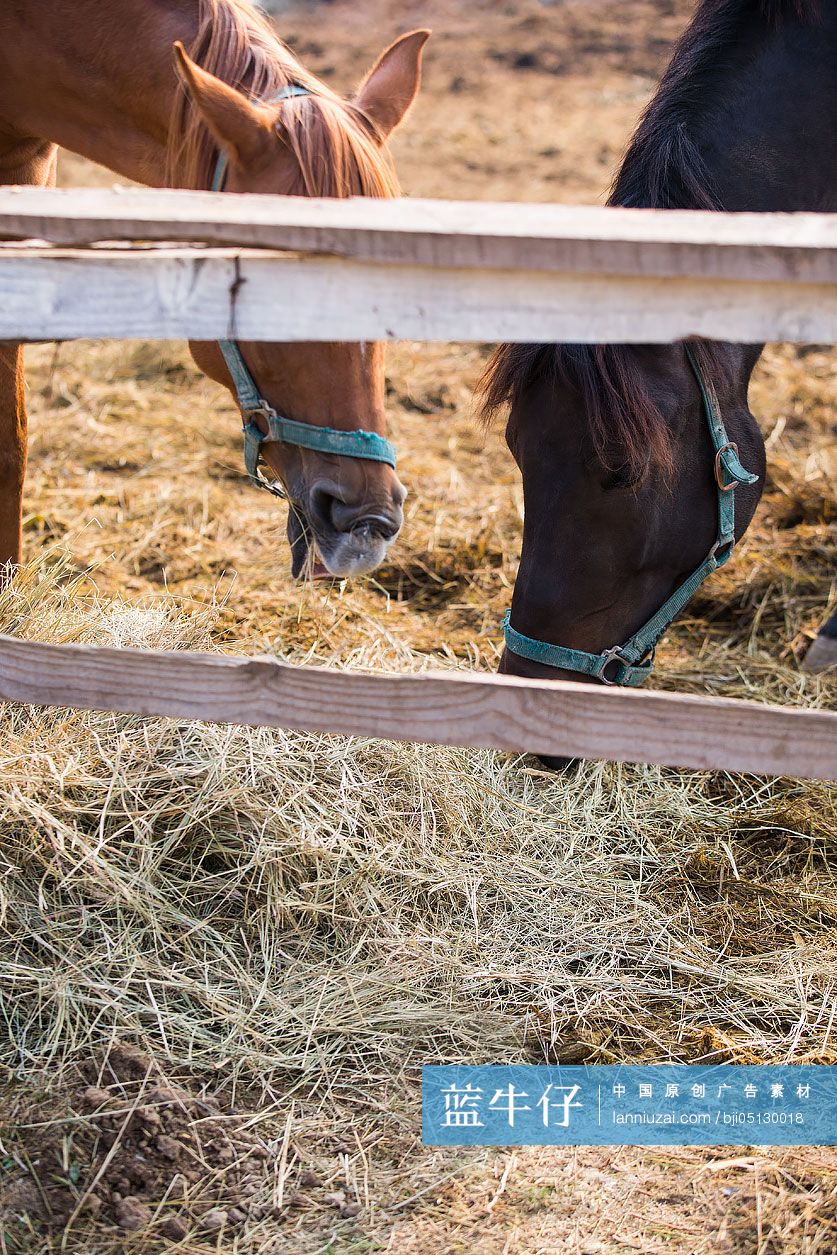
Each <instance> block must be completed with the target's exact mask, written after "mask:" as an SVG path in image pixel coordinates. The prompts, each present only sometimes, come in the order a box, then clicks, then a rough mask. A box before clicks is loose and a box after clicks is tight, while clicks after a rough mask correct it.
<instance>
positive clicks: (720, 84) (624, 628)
mask: <svg viewBox="0 0 837 1255" xmlns="http://www.w3.org/2000/svg"><path fill="white" fill-rule="evenodd" d="M835 66H837V4H834V3H832V0H701V3H700V4H699V5H698V8H697V11H696V13H695V16H694V18H693V20H692V22H691V24H690V26H689V27H688V29H687V30H686V32H685V34H684V35H683V37H682V39H681V40H680V42H679V44H678V46H677V48H676V49H675V52H674V56H673V59H672V61H671V63H670V65H669V67H668V69H667V71H666V73H665V75H664V77H663V79H662V82H661V84H660V87H659V90H658V91H657V93H656V95H655V97H654V98H653V100H652V101H651V104H650V105H649V106H648V109H647V110H646V112H645V115H644V117H643V119H642V120H641V122H640V124H639V127H638V129H637V131H636V133H635V135H634V137H633V140H632V142H631V144H630V146H629V148H628V151H627V154H626V157H625V159H624V162H623V164H622V167H621V169H620V171H619V173H618V175H617V177H616V181H615V184H614V188H613V191H612V194H611V197H610V204H613V205H624V206H629V207H636V208H666V209H667V208H692V209H714V210H721V209H725V210H756V211H769V210H773V211H786V212H793V211H797V210H812V211H832V212H833V211H834V210H835V209H837V160H835V157H837V73H835ZM761 350H762V346H761V345H752V346H744V345H736V344H726V343H718V342H712V343H707V342H702V343H700V344H695V345H692V346H690V347H688V348H687V346H685V345H684V344H682V343H681V344H674V345H648V346H631V345H596V346H584V345H552V346H544V345H529V346H526V345H523V346H521V345H505V346H503V347H502V348H500V349H499V350H498V351H497V353H496V355H495V357H494V358H493V360H492V361H491V362H490V363H489V368H488V372H487V374H486V377H485V380H484V385H483V386H484V399H485V406H486V412H487V414H488V415H489V416H490V415H491V414H492V413H494V412H495V411H496V410H498V409H499V408H500V407H501V406H503V405H505V404H506V403H509V404H510V407H511V409H510V416H509V422H508V427H507V432H506V437H507V441H508V445H509V448H510V449H511V452H512V454H513V456H514V457H515V459H516V461H517V463H518V465H519V467H520V469H521V471H522V474H523V489H524V502H525V523H524V530H523V552H522V558H521V563H520V571H519V574H518V578H517V582H516V585H515V589H514V596H513V600H512V606H511V614H510V618H509V619H508V620H507V623H506V628H505V631H506V649H505V652H504V654H503V658H502V661H501V670H503V671H504V672H507V673H511V674H514V675H520V676H529V677H539V678H544V679H550V678H559V677H560V678H563V679H570V680H581V679H585V678H586V679H587V680H588V681H604V682H610V683H623V684H635V683H638V682H641V680H642V679H643V678H644V675H645V674H646V673H647V671H648V670H649V669H650V666H651V663H652V662H653V651H654V646H655V644H656V640H657V639H658V638H659V636H660V635H661V634H662V632H663V631H664V629H665V627H666V626H667V624H668V623H669V622H670V621H671V619H672V618H673V617H674V616H675V615H676V613H677V612H678V611H679V610H680V609H681V608H682V606H683V605H684V604H685V601H686V600H687V598H688V596H689V595H690V594H691V593H692V592H693V591H694V589H695V587H696V586H697V584H698V583H699V582H700V581H701V580H702V579H703V578H704V577H705V576H706V575H707V574H709V573H710V572H711V570H714V569H715V567H717V566H720V565H721V564H722V562H723V561H725V560H726V559H727V558H728V557H729V556H730V554H731V551H732V545H733V543H734V540H735V539H738V538H740V537H741V535H742V534H743V533H744V531H745V529H746V528H747V526H748V524H749V523H750V520H751V519H752V517H753V513H754V511H755V509H756V505H757V504H758V501H759V497H760V494H761V490H762V487H763V484H764V473H765V448H764V441H763V439H762V437H761V434H760V432H759V428H758V425H757V423H756V420H755V418H754V417H753V415H752V414H751V413H750V409H749V406H748V402H747V391H748V384H749V380H750V375H751V373H752V370H753V367H754V366H755V364H756V362H757V360H758V358H759V355H760V353H761ZM716 418H717V419H720V421H719V422H716ZM732 442H735V444H734V445H733V444H732ZM736 446H737V447H736ZM733 500H734V501H735V506H736V509H735V510H733V509H732V501H733ZM722 537H724V538H725V539H724V540H723V542H722ZM829 631H832V629H831V628H826V629H824V630H823V636H822V638H821V641H820V643H819V645H818V650H817V653H818V654H819V655H820V656H822V655H823V654H825V653H827V648H826V646H827V642H828V640H829V639H830V638H829V636H828V633H829ZM832 635H833V631H832ZM832 658H833V655H832Z"/></svg>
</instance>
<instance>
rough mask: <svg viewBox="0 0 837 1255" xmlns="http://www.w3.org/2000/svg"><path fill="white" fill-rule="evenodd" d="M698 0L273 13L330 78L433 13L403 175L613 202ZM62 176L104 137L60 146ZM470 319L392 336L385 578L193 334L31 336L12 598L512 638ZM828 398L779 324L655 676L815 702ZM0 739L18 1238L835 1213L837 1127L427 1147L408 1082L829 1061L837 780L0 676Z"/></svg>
mask: <svg viewBox="0 0 837 1255" xmlns="http://www.w3.org/2000/svg"><path fill="white" fill-rule="evenodd" d="M691 7H692V6H691V4H690V3H689V2H688V0H623V2H621V3H616V2H614V0H566V3H553V4H545V3H539V2H538V0H509V2H508V3H500V4H498V3H490V4H489V3H480V2H471V3H468V4H465V3H462V2H461V0H427V2H422V3H419V2H415V3H409V2H400V3H397V4H396V3H395V2H394V0H364V2H363V3H359V2H358V0H354V2H349V0H332V2H330V3H305V4H303V3H298V2H296V0H291V2H289V3H284V4H282V5H281V6H280V8H281V14H280V20H279V25H280V30H281V32H282V34H283V35H284V37H285V38H286V39H287V40H288V41H289V43H290V44H291V45H292V47H294V49H295V50H296V51H297V52H298V53H299V54H300V56H301V57H302V58H303V59H304V60H305V61H306V63H307V64H309V65H310V66H311V67H312V68H313V69H315V70H316V71H318V72H319V73H321V74H322V75H323V77H324V78H326V79H327V80H328V81H329V82H330V83H332V84H333V85H335V86H337V87H339V88H341V89H346V90H348V89H350V88H351V87H352V85H353V84H354V83H355V82H356V81H357V80H358V79H359V77H360V76H361V75H362V74H363V72H364V71H365V69H366V68H368V65H369V64H370V63H371V61H372V60H373V59H374V58H375V56H377V54H378V52H379V51H380V50H381V48H382V47H383V46H384V45H385V44H386V43H388V42H389V41H390V40H391V39H392V38H394V37H395V35H397V34H398V33H400V32H401V31H404V30H407V29H410V28H412V27H413V26H417V25H429V26H431V27H433V29H434V36H433V40H432V42H431V43H430V45H429V46H428V49H427V55H426V76H425V83H424V89H423V92H422V96H421V98H420V101H419V103H418V105H417V106H416V109H415V111H414V112H413V114H412V115H411V117H410V119H409V121H408V123H407V125H406V126H405V128H404V129H403V131H402V132H401V133H399V135H398V137H397V140H396V143H395V152H396V157H397V161H398V166H399V171H400V173H401V176H402V180H403V184H404V188H405V191H406V192H407V193H408V194H410V195H421V196H455V197H463V198H474V199H525V200H542V201H552V200H561V201H575V202H601V201H602V200H603V199H604V197H605V195H606V190H607V187H608V183H609V180H610V178H611V176H612V173H613V171H614V168H615V166H616V163H617V161H618V158H619V155H620V152H621V150H622V148H623V146H624V144H625V142H626V140H627V138H628V136H629V133H630V130H631V127H632V125H633V123H634V121H635V120H636V117H637V116H638V113H639V111H640V110H641V108H642V106H643V105H644V104H645V102H646V101H647V99H648V98H649V95H650V94H651V92H652V91H653V88H654V84H655V82H656V80H657V78H658V76H659V73H660V72H661V69H662V68H663V66H664V64H665V61H666V58H667V55H668V52H669V50H670V47H671V43H672V41H673V39H674V38H675V37H676V35H677V34H678V33H679V31H680V30H681V29H682V28H683V26H684V24H685V22H686V20H687V18H688V15H689V13H690V11H691ZM60 181H61V182H62V183H63V184H65V185H72V184H85V183H87V184H89V183H99V184H108V183H110V182H112V181H113V176H111V175H110V174H109V173H107V172H105V171H101V170H98V169H96V168H94V167H92V166H90V165H88V164H86V163H84V162H82V161H80V160H78V159H77V158H74V157H72V156H70V155H66V154H62V160H61V171H60ZM487 352H488V346H471V345H465V346H460V345H422V344H400V345H397V346H394V347H393V348H392V349H391V350H390V353H389V368H388V404H389V413H390V420H391V427H392V431H393V433H394V437H395V439H396V442H397V444H398V448H399V454H400V466H399V469H400V473H401V476H402V478H403V479H404V482H405V483H406V484H407V486H408V488H409V490H410V497H409V499H408V505H407V518H406V522H405V527H404V531H403V534H402V536H401V537H400V538H399V541H398V542H397V545H396V546H395V548H394V550H393V554H392V557H391V560H390V561H389V563H388V564H387V566H386V567H385V568H383V569H382V570H380V571H378V572H376V573H375V574H374V575H373V576H372V577H369V578H368V579H365V580H361V581H358V582H355V583H351V584H344V583H342V582H335V583H333V584H321V583H317V584H313V585H311V584H305V585H300V584H296V583H294V582H293V581H292V580H291V578H290V572H289V557H288V551H287V544H286V540H285V519H284V511H283V510H282V508H280V507H277V506H276V505H275V504H274V503H273V502H271V501H270V500H265V499H264V498H263V497H262V496H261V495H260V494H257V493H255V492H253V491H252V490H251V489H250V488H249V487H248V486H247V484H246V482H245V479H244V475H243V470H242V465H241V456H240V449H239V434H238V428H239V423H238V418H237V415H236V413H235V411H234V407H233V405H232V402H231V400H230V398H229V397H227V396H226V395H224V394H222V392H221V391H220V389H219V388H218V387H217V386H216V385H214V384H212V383H210V382H208V381H206V380H204V379H203V378H202V377H201V376H200V375H199V374H198V373H197V371H196V370H195V369H194V367H193V365H192V363H191V359H190V358H189V355H188V352H187V350H186V348H185V346H183V345H168V344H166V345H162V344H155V343H147V344H127V345H126V344H108V343H102V344H94V345H91V344H73V345H70V344H66V345H61V346H57V347H53V346H42V347H38V348H35V349H33V350H31V351H30V352H29V355H28V379H29V386H30V408H31V413H32V441H31V462H30V472H29V479H28V482H27V496H26V516H25V529H26V530H25V536H26V555H27V558H28V559H29V560H30V561H31V562H32V563H33V564H34V566H33V568H32V572H31V573H30V576H28V577H27V578H28V579H29V581H30V582H29V583H25V584H24V587H23V589H22V590H20V591H19V592H18V593H17V594H16V595H15V598H13V599H12V600H10V601H7V602H6V603H4V605H3V607H2V609H0V617H2V626H3V627H4V630H16V631H21V632H23V633H26V634H29V635H33V636H42V637H44V638H49V639H60V638H62V636H64V637H67V638H69V637H72V636H73V635H80V636H81V638H82V639H95V640H115V641H118V642H123V643H131V642H135V643H137V644H140V645H154V644H161V645H164V646H165V645H172V646H179V645H184V644H185V645H192V646H194V645H196V644H197V645H200V646H201V647H206V648H220V649H224V650H228V651H230V650H241V649H253V648H266V649H270V650H275V651H277V652H280V653H282V654H284V655H289V656H291V657H294V658H299V659H301V658H305V657H316V658H319V659H323V660H325V659H327V660H329V661H337V662H342V663H345V664H349V665H371V664H376V663H380V664H383V665H389V666H394V667H409V668H414V667H420V666H422V665H425V663H426V662H427V661H428V660H430V661H432V662H433V663H434V664H438V663H439V662H442V663H444V664H445V665H448V664H449V665H466V666H469V667H484V668H490V667H492V666H493V665H494V663H495V661H496V657H497V650H498V644H499V622H500V619H501V617H502V613H503V611H504V609H505V607H506V605H507V604H508V601H509V597H510V590H511V587H512V584H513V581H514V577H515V570H516V561H517V557H518V553H519V545H520V521H521V508H522V499H521V491H520V484H519V478H518V475H517V472H516V470H515V468H514V465H513V463H512V461H511V458H510V456H509V455H508V453H507V451H506V449H505V446H504V444H503V442H502V432H501V431H500V430H498V431H492V432H489V433H488V434H485V433H483V432H482V431H481V430H480V428H479V427H478V426H477V425H476V423H475V422H474V419H473V414H472V403H471V393H472V388H473V385H474V383H475V381H476V379H477V377H478V376H479V373H480V371H481V369H482V366H483V364H484V361H485V359H486V356H487ZM834 402H835V386H834V372H833V357H832V355H831V352H830V351H829V350H826V349H825V348H823V347H819V346H780V347H776V346H770V347H768V349H767V351H766V353H765V355H764V358H763V359H762V362H761V364H760V366H759V367H758V370H757V373H756V377H755V379H754V383H753V389H752V405H753V409H754V411H755V412H756V413H757V415H758V416H759V419H760V421H761V422H762V424H763V429H764V431H765V434H766V435H767V438H768V446H769V453H770V461H771V471H770V479H769V483H768V486H767V491H766V494H765V498H764V501H763V503H762V506H761V507H760V510H759V513H758V516H757V520H756V523H755V524H754V526H753V528H752V529H751V531H750V533H749V535H748V537H747V539H746V541H745V543H744V544H743V545H742V546H741V548H740V551H739V552H738V554H737V556H736V559H735V561H734V562H733V563H732V564H730V566H729V567H727V568H725V570H724V571H723V572H722V573H720V574H719V575H717V576H715V577H713V580H712V581H711V582H710V584H709V585H708V586H705V588H704V590H702V592H701V593H700V595H699V597H698V598H696V599H695V601H694V602H693V603H692V606H691V607H690V609H689V611H688V613H687V616H686V617H685V619H684V620H683V621H682V622H681V623H680V624H679V625H678V626H677V627H676V628H675V629H674V630H673V631H672V632H671V633H670V634H669V636H668V638H667V640H666V642H665V643H664V645H663V647H662V649H661V650H660V655H659V660H658V671H657V672H656V674H655V679H654V683H655V684H657V685H660V686H666V687H677V688H678V689H680V690H686V689H690V690H692V691H695V692H720V693H725V694H730V695H736V696H754V697H757V698H759V699H770V700H776V701H787V702H790V703H793V704H810V705H816V704H825V703H829V704H831V703H833V700H834V688H833V685H830V684H828V683H826V682H819V681H815V680H813V679H811V678H806V677H804V676H803V675H801V673H800V672H799V670H798V661H799V659H800V657H801V656H802V654H803V653H804V650H805V648H806V646H807V643H808V641H809V640H810V638H811V635H812V634H813V632H814V631H815V630H816V627H817V626H818V624H819V623H820V622H821V621H822V619H823V618H824V617H825V613H826V608H827V605H828V603H829V599H832V602H833V597H834V587H833V583H834V533H833V525H834V516H835V507H834V502H835V492H834V473H835V467H834V461H833V458H834V447H835V440H834V436H835V431H834ZM59 554H60V555H63V558H62V562H61V565H60V567H59V568H58V570H57V572H56V571H54V572H53V574H52V576H50V577H48V578H45V577H44V571H45V570H46V569H47V568H48V567H50V565H51V564H54V563H55V562H56V559H57V556H58V555H59ZM39 581H41V582H40V583H39ZM123 603H130V605H128V606H126V605H124V604H123ZM0 744H2V745H3V746H4V749H3V752H2V753H3V758H2V781H3V784H2V787H0V801H2V815H3V817H2V819H0V836H2V843H0V848H1V849H2V854H0V857H2V860H3V863H4V868H3V870H4V880H3V882H2V884H3V890H2V893H0V928H2V932H0V961H2V982H3V985H2V988H3V990H4V998H3V1002H4V1015H5V1019H6V1023H7V1024H8V1035H7V1040H6V1041H5V1042H4V1046H3V1058H4V1067H5V1068H6V1069H7V1071H6V1073H5V1075H6V1078H7V1088H6V1091H5V1095H4V1098H3V1100H2V1102H3V1111H4V1112H5V1119H4V1118H3V1117H1V1116H0V1124H2V1126H3V1127H2V1129H0V1138H2V1148H0V1181H2V1182H3V1184H2V1185H0V1233H2V1235H3V1237H2V1242H3V1244H4V1248H2V1249H4V1255H5V1250H9V1251H13V1250H19V1249H30V1250H47V1249H49V1250H51V1249H56V1250H57V1249H59V1248H60V1246H61V1242H62V1237H61V1232H62V1229H65V1228H66V1226H67V1222H68V1220H69V1221H71V1223H70V1226H69V1236H67V1237H66V1238H65V1239H64V1249H71V1250H79V1251H91V1252H93V1251H96V1252H98V1251H111V1250H114V1251H115V1250H136V1251H139V1250H149V1251H150V1250H157V1249H169V1247H175V1248H176V1249H182V1250H204V1249H206V1248H207V1247H209V1248H210V1249H212V1248H216V1249H219V1250H247V1251H249V1250H255V1251H276V1252H279V1251H289V1252H296V1251H299V1252H305V1251H309V1250H311V1251H314V1250H321V1251H327V1250H334V1251H341V1252H342V1251H352V1252H354V1251H358V1252H360V1251H370V1250H389V1251H393V1252H399V1253H400V1252H417V1253H419V1252H420V1253H422V1255H423V1253H424V1252H426V1251H430V1250H439V1251H450V1252H459V1251H462V1252H466V1251H467V1252H470V1251H480V1252H482V1251H485V1252H490V1253H491V1255H493V1253H494V1252H495V1251H496V1252H498V1255H499V1252H520V1253H521V1255H524V1253H525V1255H529V1252H537V1251H584V1252H591V1253H592V1252H598V1251H607V1252H617V1251H618V1252H623V1251H648V1252H650V1251H658V1250H659V1251H662V1250H664V1249H665V1250H671V1251H678V1252H684V1255H685V1253H686V1252H698V1251H710V1250H711V1251H715V1250H720V1251H730V1252H741V1253H742V1255H745V1253H747V1255H749V1252H756V1251H758V1252H764V1253H765V1255H766V1253H768V1252H773V1251H787V1252H805V1253H806V1255H807V1253H808V1252H826V1251H833V1250H835V1249H837V1202H836V1201H835V1200H837V1195H836V1194H835V1185H837V1182H835V1176H836V1175H837V1173H835V1157H834V1154H833V1152H832V1151H830V1150H825V1149H819V1150H805V1151H798V1152H797V1151H793V1152H781V1153H779V1152H776V1153H774V1152H772V1151H769V1150H768V1151H758V1152H751V1151H738V1150H719V1151H717V1152H716V1151H712V1152H693V1151H687V1150H673V1151H662V1150H660V1151H636V1150H618V1151H617V1150H614V1151H610V1150H596V1151H591V1150H583V1149H581V1150H578V1151H571V1152H560V1151H546V1150H544V1151H531V1152H523V1151H517V1152H496V1151H485V1152H482V1151H474V1152H457V1151H433V1150H428V1149H423V1148H422V1147H421V1146H420V1144H419V1143H418V1121H417V1107H416V1102H417V1088H416V1076H417V1071H416V1069H417V1066H418V1064H419V1063H420V1062H422V1061H425V1062H427V1061H456V1060H458V1059H472V1060H480V1061H501V1060H507V1059H515V1058H526V1059H532V1058H558V1059H562V1060H563V1061H565V1062H583V1061H585V1060H589V1061H591V1062H592V1061H597V1060H598V1061H612V1060H614V1059H628V1060H630V1059H636V1060H640V1059H641V1060H645V1061H653V1060H654V1059H668V1058H674V1059H680V1060H683V1061H693V1060H697V1059H725V1060H729V1061H736V1060H737V1061H741V1062H744V1061H777V1062H779V1061H784V1060H786V1059H791V1060H795V1061H809V1062H818V1061H819V1062H835V1061H837V1060H835V1048H834V1045H833V1040H832V1021H833V1008H834V995H835V974H837V963H836V962H835V959H837V951H836V950H835V941H837V937H835V925H836V924H837V892H836V890H837V886H836V885H835V880H834V853H835V835H836V830H837V824H835V810H834V797H833V793H832V792H829V791H828V790H826V789H824V788H822V787H820V786H816V785H802V784H799V783H798V782H793V781H771V782H763V781H758V780H748V779H744V778H741V777H731V776H726V775H724V774H723V773H717V774H714V775H709V774H707V773H702V774H700V773H677V772H665V771H658V770H655V769H644V768H636V769H633V768H623V769H620V768H614V767H602V766H601V765H599V764H588V765H586V766H585V767H582V768H580V769H578V771H577V772H576V773H575V774H573V775H571V776H570V777H568V778H562V779H556V778H554V777H549V776H547V775H545V774H544V773H542V772H540V771H539V769H538V768H537V766H536V764H534V763H533V762H531V761H529V760H522V761H515V760H508V759H503V758H502V756H493V755H487V754H482V753H478V752H466V751H445V750H426V749H421V748H418V749H406V748H404V747H401V748H398V747H391V746H384V747H381V746H375V745H371V744H353V745H352V746H351V747H349V749H347V748H346V746H345V744H343V743H339V742H336V741H333V740H329V739H328V738H304V737H294V736H287V737H286V736H283V735H281V734H275V735H274V734H272V733H271V734H270V735H269V736H268V735H267V734H258V733H238V732H230V733H229V734H227V733H223V732H218V731H217V730H216V731H215V732H212V731H206V730H203V731H201V730H200V729H197V730H196V729H194V728H191V729H190V728H188V727H187V728H181V729H179V730H178V729H172V728H171V726H170V725H162V724H159V723H154V722H150V723H146V724H145V725H143V724H142V723H141V722H140V721H131V720H125V719H122V720H119V719H110V718H105V717H100V716H72V715H67V714H66V713H64V714H61V713H59V714H57V715H55V716H54V717H53V716H52V715H46V716H45V715H43V714H39V713H38V712H13V711H6V712H4V714H3V723H2V737H0ZM261 760H263V761H264V762H266V764H267V766H268V769H266V770H265V771H264V772H263V773H262V774H260V773H259V771H258V770H257V768H255V767H254V766H253V763H254V761H255V762H259V761H261ZM253 773H255V774H253ZM573 886H576V890H575V892H574V891H573ZM382 978H384V979H382ZM114 1042H117V1043H118V1044H117V1045H114V1044H113V1043H114ZM137 1047H139V1048H140V1049H139V1053H137ZM161 1139H162V1140H161ZM166 1139H168V1140H166ZM111 1152H112V1153H111ZM2 1156H5V1157H4V1158H2ZM173 1182H174V1183H175V1184H174V1185H173V1184H172V1183H173ZM167 1191H168V1193H167ZM91 1200H98V1201H97V1202H95V1201H94V1202H91ZM126 1200H128V1201H126ZM132 1209H133V1210H132ZM213 1213H216V1214H213ZM217 1213H223V1218H222V1219H221V1220H220V1221H219V1216H218V1214H217ZM207 1215H209V1216H210V1219H209V1221H207V1220H206V1216H207ZM22 1217H24V1218H25V1219H22ZM172 1224H173V1227H172ZM213 1225H216V1227H215V1228H213ZM166 1226H168V1227H166Z"/></svg>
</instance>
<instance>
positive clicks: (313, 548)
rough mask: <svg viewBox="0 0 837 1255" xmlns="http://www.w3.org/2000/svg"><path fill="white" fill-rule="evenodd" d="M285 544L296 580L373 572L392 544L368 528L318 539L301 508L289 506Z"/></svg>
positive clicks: (364, 527) (343, 577) (327, 578)
mask: <svg viewBox="0 0 837 1255" xmlns="http://www.w3.org/2000/svg"><path fill="white" fill-rule="evenodd" d="M288 543H289V545H290V547H291V575H292V576H293V578H294V579H295V580H298V579H306V578H307V579H314V580H330V579H347V578H349V577H351V576H353V575H367V574H368V573H369V572H370V571H374V570H375V568H376V567H379V566H380V565H381V563H382V562H383V560H384V558H385V557H386V555H387V552H388V550H389V547H390V544H391V543H392V541H391V540H390V539H387V538H386V537H383V536H381V535H380V534H379V533H378V532H376V531H375V530H374V528H371V527H367V526H361V527H356V528H355V529H354V530H353V531H351V532H335V533H333V534H332V535H330V536H317V535H315V534H314V532H313V529H312V527H311V525H310V524H309V522H308V519H307V518H306V516H305V514H304V513H303V512H302V510H301V509H300V507H299V506H298V505H292V506H291V509H290V511H289V513H288Z"/></svg>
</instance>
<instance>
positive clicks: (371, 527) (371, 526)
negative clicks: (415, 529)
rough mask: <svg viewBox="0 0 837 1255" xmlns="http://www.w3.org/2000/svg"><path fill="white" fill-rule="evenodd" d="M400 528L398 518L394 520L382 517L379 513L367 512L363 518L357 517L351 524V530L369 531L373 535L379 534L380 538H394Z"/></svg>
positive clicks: (353, 531)
mask: <svg viewBox="0 0 837 1255" xmlns="http://www.w3.org/2000/svg"><path fill="white" fill-rule="evenodd" d="M400 530H401V523H400V520H399V521H398V522H396V521H395V520H394V519H388V518H384V517H383V515H380V514H367V515H364V517H363V518H361V519H358V521H357V522H356V523H353V524H352V527H351V532H352V535H354V533H355V532H371V533H372V535H374V536H379V537H380V538H381V540H394V539H395V537H396V536H397V535H398V533H399V531H400Z"/></svg>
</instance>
